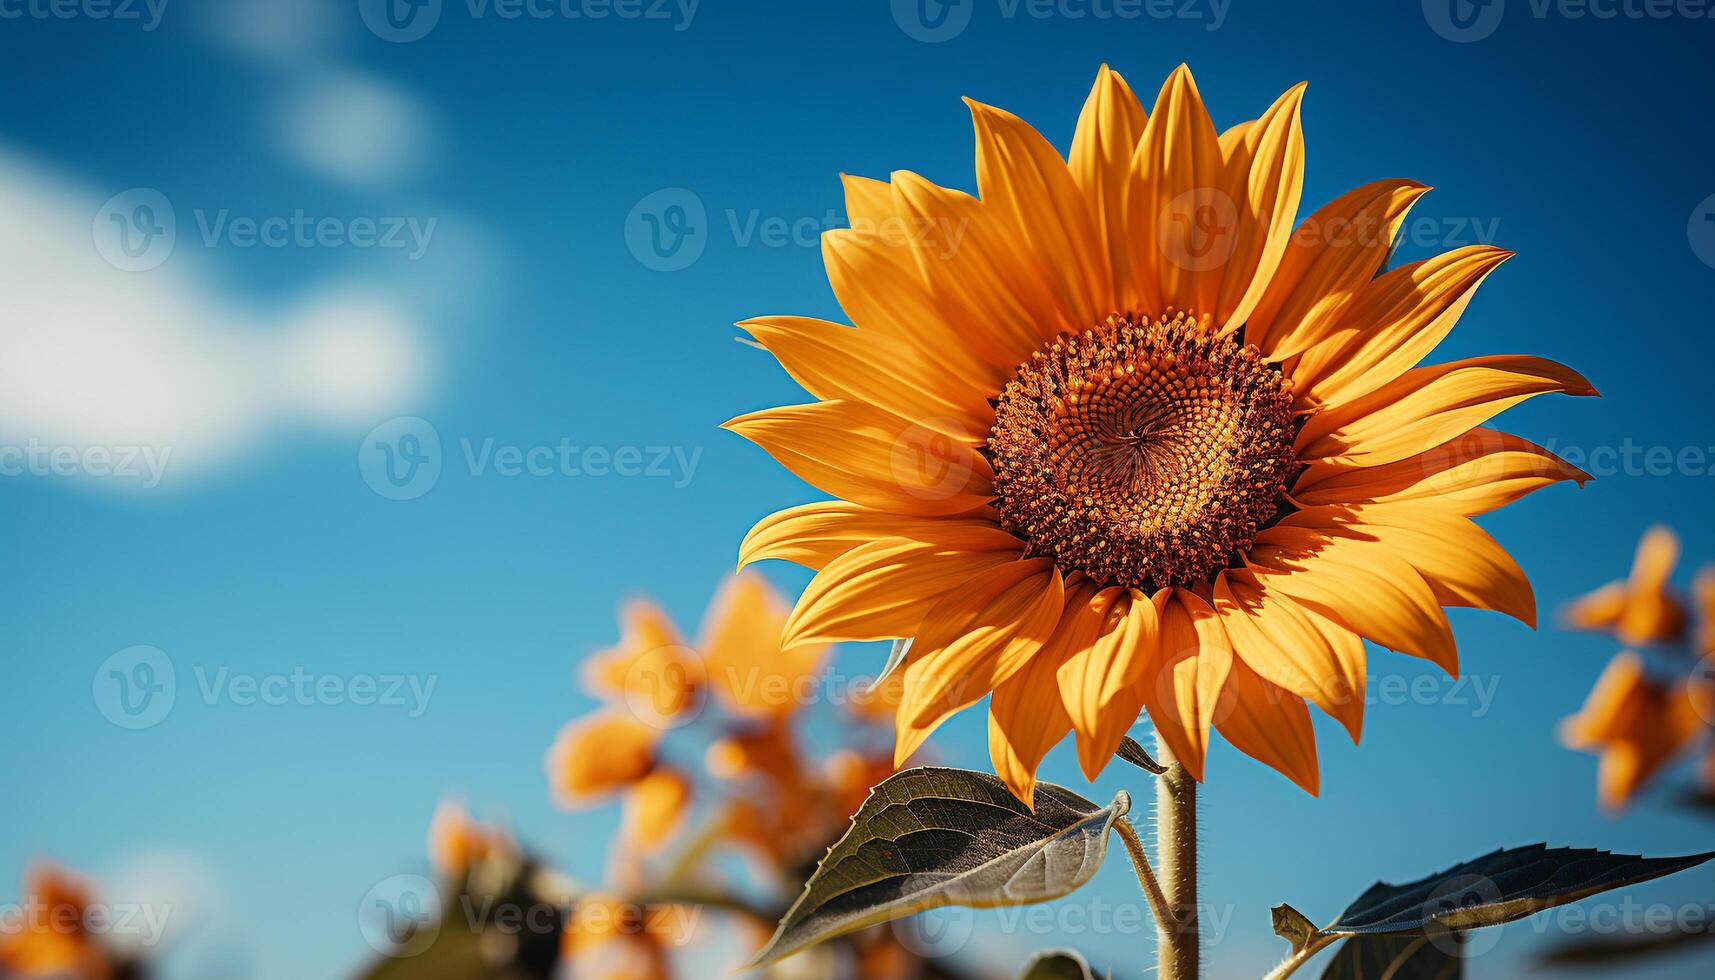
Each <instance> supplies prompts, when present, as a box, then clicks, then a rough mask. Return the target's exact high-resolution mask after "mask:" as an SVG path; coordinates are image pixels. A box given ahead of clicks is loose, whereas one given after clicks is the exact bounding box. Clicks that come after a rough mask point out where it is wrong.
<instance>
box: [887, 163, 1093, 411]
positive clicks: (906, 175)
mask: <svg viewBox="0 0 1715 980" xmlns="http://www.w3.org/2000/svg"><path fill="white" fill-rule="evenodd" d="M893 200H894V208H895V209H896V210H897V211H898V212H899V216H900V220H901V221H902V222H904V223H905V231H906V232H907V237H908V238H909V241H910V242H911V245H912V250H913V254H914V255H915V256H916V260H917V269H918V272H919V273H920V274H921V276H922V278H923V282H924V284H925V287H926V288H927V290H928V295H929V299H930V302H932V303H933V304H934V305H935V307H936V309H937V310H938V311H939V313H938V315H939V316H940V317H941V318H942V319H943V320H944V321H945V322H946V323H947V324H948V325H949V326H950V328H951V329H952V330H954V331H955V332H956V333H957V335H958V342H959V343H961V344H965V345H968V346H969V347H970V348H971V351H972V353H973V354H975V355H976V357H977V358H978V359H979V360H981V361H982V362H983V363H984V364H986V365H987V366H988V367H990V368H992V369H994V370H995V372H996V376H997V377H1002V378H1006V377H1010V376H1011V374H1012V372H1013V371H1014V370H1015V369H1016V368H1017V367H1018V365H1019V364H1020V363H1022V362H1023V361H1024V360H1025V359H1027V358H1028V357H1029V356H1030V353H1031V352H1032V351H1034V350H1036V348H1037V347H1039V346H1041V344H1042V342H1043V341H1045V340H1047V339H1049V338H1051V337H1053V336H1054V335H1055V334H1056V333H1058V332H1059V331H1061V330H1069V329H1083V328H1084V327H1086V326H1088V324H1085V323H1082V322H1076V323H1075V322H1074V321H1072V320H1071V319H1069V317H1070V315H1071V314H1070V313H1069V312H1068V311H1066V310H1063V309H1061V307H1060V306H1059V304H1058V301H1057V300H1056V299H1055V297H1054V292H1053V290H1052V289H1051V288H1050V286H1049V276H1048V273H1047V272H1046V271H1045V270H1044V269H1043V267H1042V265H1041V263H1039V262H1038V261H1037V260H1036V258H1035V257H1034V256H1032V255H1031V254H1029V252H1028V251H1027V250H1026V248H1025V245H1024V243H1023V242H1021V241H1019V240H1018V239H1017V236H1016V235H1015V234H1014V232H1013V230H1012V227H1011V226H1010V224H1009V223H1008V222H1007V221H1005V220H1004V218H1003V217H1002V216H1001V215H1000V213H999V209H998V208H997V207H996V206H994V205H991V204H988V203H986V202H983V201H979V200H977V199H976V198H974V197H972V196H970V195H969V194H966V193H965V192H963V191H958V190H953V189H951V188H946V187H941V186H940V185H938V184H935V183H934V182H932V181H928V180H925V179H923V178H922V177H920V176H918V175H917V174H914V173H911V172H909V171H904V170H902V171H897V172H895V173H894V175H893Z"/></svg>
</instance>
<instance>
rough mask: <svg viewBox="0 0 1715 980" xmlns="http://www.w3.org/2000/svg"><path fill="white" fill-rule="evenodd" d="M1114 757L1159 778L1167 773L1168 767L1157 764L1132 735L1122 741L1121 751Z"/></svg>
mask: <svg viewBox="0 0 1715 980" xmlns="http://www.w3.org/2000/svg"><path fill="white" fill-rule="evenodd" d="M1114 755H1116V756H1118V757H1119V758H1121V759H1123V760H1125V761H1126V762H1129V763H1131V764H1132V765H1134V766H1136V767H1138V768H1139V769H1142V770H1143V771H1144V772H1147V773H1149V774H1150V775H1152V776H1159V775H1161V774H1163V773H1165V772H1166V771H1167V767H1166V766H1164V765H1162V764H1161V763H1159V762H1156V761H1155V759H1154V758H1152V757H1151V756H1150V754H1149V753H1148V752H1145V751H1144V750H1143V746H1141V745H1139V744H1137V739H1135V738H1132V737H1131V736H1130V735H1127V736H1125V737H1124V738H1122V739H1120V747H1119V751H1118V752H1115V753H1114Z"/></svg>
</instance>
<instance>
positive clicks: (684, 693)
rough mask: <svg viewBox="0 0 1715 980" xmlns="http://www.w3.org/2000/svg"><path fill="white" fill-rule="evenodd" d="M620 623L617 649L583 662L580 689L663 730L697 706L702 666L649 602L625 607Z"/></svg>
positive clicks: (621, 613)
mask: <svg viewBox="0 0 1715 980" xmlns="http://www.w3.org/2000/svg"><path fill="white" fill-rule="evenodd" d="M620 623H621V628H620V641H619V643H618V645H616V646H613V647H610V648H608V649H606V650H602V651H599V652H597V653H595V654H592V655H591V656H590V657H589V658H587V659H586V660H585V661H584V671H583V676H584V687H585V688H586V689H587V690H588V691H589V692H590V693H591V694H594V695H596V696H597V697H602V698H621V699H623V700H624V701H625V703H626V705H627V706H629V707H630V708H631V710H632V711H634V712H638V713H646V714H647V715H649V717H650V720H651V721H652V722H654V723H656V724H660V725H666V724H667V723H669V722H671V721H672V720H673V719H675V718H677V717H678V716H679V715H680V714H682V713H683V712H685V711H686V710H687V709H689V708H690V707H691V706H692V705H693V704H694V703H695V702H696V699H697V695H698V693H699V691H700V690H701V688H702V683H703V671H702V664H701V662H700V661H699V660H698V659H697V656H696V653H695V651H693V650H691V648H690V647H688V646H686V645H685V641H684V638H683V637H681V636H680V635H679V631H678V629H677V628H675V627H674V626H673V623H672V620H671V619H669V618H668V616H667V613H666V612H665V611H663V610H662V609H661V607H660V606H657V605H656V604H654V603H653V602H649V601H646V600H634V601H632V602H628V603H626V604H625V608H624V609H623V610H621V612H620Z"/></svg>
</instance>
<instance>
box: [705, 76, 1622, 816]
mask: <svg viewBox="0 0 1715 980" xmlns="http://www.w3.org/2000/svg"><path fill="white" fill-rule="evenodd" d="M1303 95H1304V86H1303V85H1299V86H1296V87H1294V88H1292V89H1291V90H1290V91H1288V92H1287V93H1286V94H1285V95H1283V96H1281V98H1280V99H1279V100H1278V101H1277V102H1275V104H1274V105H1273V106H1271V107H1270V108H1269V109H1268V111H1267V112H1266V113H1264V114H1263V115H1262V116H1261V118H1259V119H1257V120H1254V121H1252V122H1245V123H1240V124H1239V125H1237V126H1235V127H1233V128H1231V129H1228V130H1227V131H1226V132H1224V133H1222V132H1218V131H1217V130H1216V129H1215V127H1214V124H1213V123H1212V122H1211V120H1210V117H1209V114H1208V112H1207V110H1206V109H1205V108H1204V106H1203V102H1202V99H1201V97H1200V95H1199V94H1198V91H1197V86H1196V83H1195V82H1194V81H1193V79H1192V77H1191V73H1190V71H1189V70H1187V69H1186V68H1184V67H1183V66H1181V67H1180V68H1178V69H1177V70H1175V71H1174V72H1173V73H1172V75H1171V76H1170V77H1169V78H1168V79H1167V81H1166V83H1165V84H1164V85H1163V87H1162V89H1161V93H1160V95H1159V97H1158V98H1157V99H1156V102H1155V106H1154V109H1153V110H1152V111H1151V112H1149V113H1145V111H1144V109H1143V107H1142V106H1141V104H1140V103H1139V101H1138V99H1137V98H1136V97H1135V95H1134V94H1133V92H1132V90H1131V89H1130V88H1129V87H1128V86H1127V84H1126V82H1125V81H1124V80H1123V79H1122V78H1121V77H1120V76H1119V75H1118V74H1116V73H1115V72H1113V71H1110V70H1108V69H1107V68H1106V67H1104V68H1103V69H1102V70H1101V72H1100V73H1099V75H1098V77H1097V79H1096V84H1095V87H1094V90H1093V91H1092V92H1091V94H1090V97H1089V100H1088V101H1087V102H1086V103H1085V106H1084V109H1083V113H1082V115H1081V116H1080V118H1079V120H1078V124H1077V130H1076V134H1075V136H1074V138H1073V141H1072V149H1071V154H1070V157H1069V158H1062V156H1061V155H1060V154H1059V152H1058V151H1056V150H1055V148H1054V147H1053V146H1052V145H1050V144H1049V142H1048V141H1047V140H1046V139H1044V138H1043V137H1042V136H1041V135H1039V134H1038V133H1037V132H1036V131H1035V130H1034V129H1032V128H1031V127H1030V126H1028V125H1027V124H1025V123H1024V122H1023V121H1021V120H1020V119H1019V118H1018V117H1016V116H1014V115H1012V114H1010V113H1008V112H1005V111H1003V110H1000V109H996V108H992V107H990V106H986V105H982V104H979V103H976V102H969V106H970V109H971V113H972V116H973V117H974V120H975V126H976V172H977V173H976V177H977V191H978V193H977V195H976V196H974V197H973V196H971V195H968V194H965V193H962V192H960V191H957V190H951V189H948V188H945V187H941V186H938V185H936V184H934V183H931V182H930V181H928V180H925V179H924V178H922V177H920V176H918V175H916V174H913V173H909V172H899V173H895V174H893V175H892V177H891V179H890V180H887V181H879V180H870V179H863V178H855V177H849V178H846V179H845V190H846V207H847V211H848V214H849V216H850V218H851V222H850V223H851V225H852V227H851V228H849V229H840V230H836V231H831V232H829V233H827V234H826V235H825V236H824V237H823V240H822V245H823V256H824V260H825V265H826V269H827V274H828V278H829V281H830V283H831V285H832V287H833V291H834V294H835V297H836V299H837V300H838V301H839V304H840V306H841V307H842V308H843V309H844V311H845V313H846V314H847V315H848V316H849V318H850V319H851V320H852V321H853V323H854V324H855V327H848V326H845V325H843V324H838V323H832V322H827V321H822V320H816V319H808V318H803V317H791V316H774V317H764V318H761V319H755V320H750V321H747V322H744V323H741V324H740V327H741V328H743V329H745V330H746V331H748V332H749V334H750V335H751V336H752V337H753V338H754V339H755V341H756V343H758V344H760V345H761V346H762V347H764V348H766V349H767V350H768V351H769V352H771V353H772V354H773V355H774V356H775V357H776V358H777V359H778V360H779V362H780V363H781V365H782V366H783V367H784V368H785V370H786V371H787V373H788V374H789V375H790V376H791V377H792V378H793V379H794V380H796V381H797V382H798V383H800V384H801V385H802V386H803V387H804V388H806V389H807V390H808V391H809V392H810V394H811V395H813V396H814V397H815V398H816V399H818V400H817V401H815V402H812V403H810V404H804V405H794V406H789V407H783V408H772V409H767V410H764V411H758V412H754V413H752V414H747V415H744V416H741V417H739V418H736V419H734V420H732V421H731V422H729V423H727V427H728V428H731V429H732V430H734V431H736V432H738V433H739V434H740V435H742V436H744V437H745V438H747V439H750V440H751V441H753V442H755V443H757V444H758V445H760V446H761V447H762V448H763V449H765V450H766V451H767V452H769V453H770V454H771V455H772V456H774V458H775V459H776V460H778V461H779V462H780V463H782V464H783V465H785V466H786V467H787V468H788V469H790V470H791V471H792V472H793V473H795V474H797V475H798V476H799V477H801V478H803V479H804V480H805V481H806V482H808V483H810V484H811V485H813V486H815V487H816V488H818V489H820V490H822V491H824V492H826V493H828V494H831V495H832V496H833V497H835V498H837V499H834V500H830V501H826V502H819V503H811V504H807V505H804V506H799V507H794V508H791V509H788V510H785V511H782V512H780V513H777V514H774V515H773V516H770V517H768V518H765V519H764V520H763V521H762V522H761V523H759V524H758V525H757V526H756V527H755V528H754V529H753V530H752V531H751V533H750V534H749V536H748V537H747V539H746V540H745V542H744V545H743V547H742V549H741V562H743V563H748V562H751V561H756V560H758V559H762V558H782V559H787V560H790V561H794V562H797V563H799V564H802V565H806V566H808V567H810V568H812V569H815V570H817V574H816V577H815V578H814V580H813V581H812V582H811V584H810V585H809V586H808V588H807V589H806V590H805V591H804V593H803V595H802V596H801V598H800V599H799V601H798V603H797V605H796V607H795V608H794V609H793V611H792V615H791V617H790V619H789V620H788V622H787V624H786V628H785V633H784V638H783V643H784V645H785V647H786V648H788V649H791V648H794V647H796V646H797V645H799V644H824V643H831V642H837V641H861V640H882V639H890V638H900V637H912V638H914V642H913V644H912V646H911V648H910V652H909V655H908V656H907V657H906V659H905V661H904V663H903V665H902V666H901V667H900V670H901V671H903V677H904V689H905V690H904V695H903V699H902V702H901V705H900V707H899V709H898V712H897V715H896V731H897V744H896V751H897V753H898V756H899V758H900V759H904V758H905V757H907V756H909V755H910V754H911V753H912V751H914V750H915V749H916V748H917V746H918V745H919V744H921V742H922V741H923V739H924V738H926V737H927V736H928V734H929V733H930V732H931V731H932V730H933V729H934V728H935V727H936V726H938V725H939V724H941V723H942V722H943V721H944V720H945V719H946V718H948V717H949V716H950V715H952V714H953V713H954V712H956V711H959V710H960V709H962V708H964V707H967V706H969V705H971V704H973V703H975V702H976V701H978V700H980V699H981V698H982V697H983V696H985V695H988V694H990V693H991V692H992V694H993V697H992V698H991V700H990V708H989V719H990V724H989V732H990V749H991V755H992V757H993V762H994V766H995V769H996V771H997V773H998V774H999V775H1001V776H1002V777H1003V778H1004V779H1005V780H1006V781H1007V783H1008V784H1009V785H1010V786H1011V787H1012V789H1013V791H1014V792H1015V793H1017V794H1018V795H1019V797H1020V798H1021V799H1022V800H1025V801H1027V802H1028V801H1029V800H1030V799H1031V794H1032V790H1033V787H1034V780H1035V776H1034V773H1035V770H1036V767H1037V765H1038V764H1039V763H1040V761H1041V759H1042V757H1043V756H1044V755H1045V754H1046V752H1047V751H1048V749H1049V748H1050V747H1052V746H1053V745H1054V744H1056V743H1057V742H1058V741H1060V739H1061V738H1062V737H1063V736H1064V735H1065V734H1066V733H1067V732H1068V731H1071V732H1074V733H1076V739H1077V746H1078V755H1079V759H1080V762H1081V764H1082V767H1083V769H1084V771H1085V772H1086V774H1088V775H1090V776H1092V777H1093V776H1094V775H1095V774H1096V773H1097V772H1098V771H1099V770H1100V769H1101V768H1102V767H1103V765H1104V764H1105V763H1106V761H1107V759H1108V758H1109V757H1110V756H1111V755H1112V753H1113V751H1114V749H1115V748H1116V746H1117V745H1118V742H1119V740H1120V738H1121V737H1122V736H1123V735H1124V733H1125V731H1126V729H1127V728H1129V727H1130V726H1131V725H1132V723H1133V721H1134V720H1135V719H1136V718H1137V716H1138V714H1139V712H1140V711H1143V710H1147V711H1148V713H1149V715H1150V717H1151V718H1152V719H1153V721H1154V724H1155V727H1156V728H1157V730H1158V731H1159V732H1160V734H1161V737H1162V739H1163V740H1164V741H1165V743H1166V744H1167V746H1168V748H1169V749H1170V750H1171V752H1172V753H1173V755H1174V756H1176V757H1177V758H1178V760H1179V761H1181V762H1182V763H1183V764H1184V765H1185V766H1186V768H1187V769H1188V770H1190V772H1191V773H1192V774H1193V775H1194V776H1196V777H1197V778H1198V779H1201V778H1202V775H1203V762H1204V755H1205V751H1206V748H1207V744H1208V733H1209V729H1210V728H1211V726H1213V727H1214V728H1215V729H1216V730H1218V731H1220V732H1221V733H1222V734H1223V735H1224V736H1225V737H1226V738H1227V740H1228V741H1230V742H1231V743H1233V744H1234V745H1235V746H1236V747H1238V748H1239V749H1240V750H1241V751H1243V752H1246V753H1248V754H1250V755H1252V756H1254V757H1256V758H1257V759H1260V760H1261V761H1263V762H1264V763H1266V764H1268V765H1270V766H1273V767H1275V768H1276V769H1279V770H1280V771H1281V772H1283V773H1285V774H1286V775H1287V776H1288V777H1290V778H1291V779H1293V780H1294V781H1296V782H1297V783H1298V784H1299V785H1301V786H1303V787H1304V788H1305V789H1306V790H1309V791H1310V792H1313V793H1314V792H1316V790H1317V787H1318V780H1319V776H1318V768H1317V760H1316V748H1315V743H1314V740H1313V737H1312V733H1311V722H1310V715H1309V710H1308V707H1307V705H1316V706H1317V707H1319V708H1321V709H1323V710H1325V711H1327V712H1328V713H1329V714H1331V715H1332V716H1334V717H1335V718H1336V719H1338V720H1339V721H1340V722H1341V723H1342V724H1343V725H1344V726H1345V727H1346V729H1347V730H1348V731H1349V732H1350V734H1351V735H1352V737H1353V738H1354V739H1355V738H1356V737H1357V736H1358V734H1359V732H1360V727H1361V724H1362V720H1363V703H1364V699H1363V695H1362V692H1363V688H1364V684H1365V647H1364V645H1363V643H1362V639H1363V638H1368V639H1370V640H1373V641H1375V642H1376V643H1377V644H1379V645H1381V646H1384V647H1388V648H1391V649H1393V650H1397V651H1400V652H1402V653H1406V654H1409V655H1412V656H1417V657H1423V658H1427V659H1428V660H1431V661H1433V662H1434V663H1436V664H1438V665H1440V666H1441V667H1444V668H1446V669H1447V670H1448V671H1449V672H1454V671H1456V670H1457V659H1456V653H1455V648H1454V642H1453V637H1452V635H1451V631H1450V630H1449V627H1448V623H1447V619H1446V616H1445V613H1444V612H1443V608H1442V607H1444V606H1475V607H1481V608H1487V609H1494V610H1499V611H1502V612H1505V613H1509V614H1511V615H1514V616H1516V617H1518V618H1520V619H1522V620H1524V621H1526V622H1527V623H1531V622H1533V621H1534V617H1535V603H1534V598H1533V595H1532V592H1531V588H1530V584H1529V583H1528V581H1527V580H1526V578H1525V576H1524V574H1523V573H1522V572H1521V571H1520V569H1519V567H1518V565H1517V564H1516V563H1515V562H1514V561H1513V560H1512V559H1511V558H1510V557H1509V556H1508V555H1507V554H1506V553H1505V552H1504V551H1503V550H1502V549H1501V548H1500V547H1499V546H1498V545H1497V544H1496V543H1495V542H1494V541H1493V540H1492V539H1491V538H1490V537H1489V536H1488V535H1487V534H1485V533H1484V532H1483V531H1482V530H1480V529H1479V528H1478V527H1477V526H1476V524H1474V523H1473V522H1472V521H1471V520H1470V518H1471V517H1472V516H1473V515H1477V514H1481V513H1484V512H1487V511H1489V510H1492V509H1494V508H1496V507H1499V506H1501V505H1503V504H1506V503H1508V502H1510V501H1512V500H1514V499H1516V498H1518V497H1519V496H1522V495H1523V494H1525V493H1526V492H1528V491H1530V490H1533V489H1536V488H1538V487H1540V486H1543V485H1546V484H1549V483H1553V482H1555V481H1558V480H1564V479H1575V480H1578V481H1580V482H1582V481H1583V480H1585V479H1588V477H1587V475H1586V474H1584V473H1582V472H1580V471H1579V470H1577V469H1576V468H1574V467H1572V466H1570V465H1568V464H1567V463H1565V462H1564V461H1562V460H1560V459H1558V458H1557V457H1555V456H1554V455H1553V454H1552V453H1550V452H1548V451H1547V450H1545V449H1542V448H1540V447H1538V446H1536V445H1533V444H1531V443H1529V442H1527V441H1525V440H1523V439H1519V438H1516V437H1513V436H1509V435H1504V434H1502V433H1499V432H1495V431H1492V430H1489V429H1486V428H1482V427H1481V426H1482V425H1483V423H1484V422H1486V421H1487V420H1488V419H1490V418H1491V417H1493V416H1494V415H1496V414H1498V413H1500V412H1501V411H1503V410H1505V409H1506V408H1508V407H1511V406H1513V405H1516V404H1518V403H1519V402H1522V401H1524V400H1525V399H1527V398H1530V397H1531V396H1533V395H1538V394H1542V393H1544V392H1564V393H1568V394H1575V395H1590V394H1594V393H1595V392H1594V390H1593V389H1592V388H1591V386H1590V384H1589V382H1587V381H1586V380H1585V379H1584V378H1582V377H1580V376H1579V375H1578V374H1577V373H1575V372H1573V371H1571V370H1569V369H1567V368H1565V367H1562V366H1561V365H1559V364H1555V363H1553V362H1550V361H1546V360H1543V359H1540V358H1536V357H1530V356H1523V355H1506V356H1493V357H1480V358H1475V359H1471V360H1462V361H1454V362H1451V363H1446V364H1440V365H1435V366H1428V367H1419V366H1416V365H1417V363H1418V362H1419V361H1420V360H1421V359H1422V358H1423V357H1424V356H1425V355H1427V354H1428V353H1429V352H1430V351H1431V350H1432V349H1433V348H1434V347H1435V346H1436V345H1437V344H1438V343H1439V342H1440V340H1441V339H1442V338H1443V337H1444V336H1446V334H1447V333H1448V331H1449V330H1450V329H1451V328H1452V326H1453V324H1454V322H1455V321H1456V320H1457V319H1458V318H1459V316H1460V314H1461V313H1462V312H1463V310H1464V308H1465V306H1466V304H1467V303H1468V302H1469V301H1470V299H1471V297H1472V294H1473V293H1474V291H1475V290H1476V288H1477V286H1478V284H1480V283H1481V282H1482V281H1483V280H1484V279H1485V278H1486V277H1487V276H1488V275H1489V273H1491V272H1492V271H1494V269H1495V268H1496V267H1498V266H1499V265H1500V264H1501V263H1502V262H1504V261H1506V260H1507V259H1508V258H1509V257H1510V256H1511V254H1512V253H1510V252H1507V251H1503V250H1501V249H1498V248H1492V247H1488V246H1473V247H1467V248H1459V249H1455V250H1454V251H1451V252H1448V253H1446V254H1444V255H1439V256H1437V257H1435V258H1431V259H1427V260H1424V261H1421V262H1415V263H1412V264H1409V265H1402V266H1400V267H1398V268H1395V269H1391V270H1387V271H1383V270H1384V266H1385V265H1386V263H1387V259H1388V257H1389V252H1390V248H1391V244H1392V242H1393V241H1394V239H1395V238H1396V236H1397V233H1398V231H1399V229H1400V227H1401V224H1402V223H1403V222H1404V220H1405V217H1406V214H1407V211H1408V210H1409V208H1410V207H1411V205H1412V204H1413V202H1415V201H1416V200H1417V199H1418V198H1419V197H1421V196H1422V195H1423V194H1424V192H1425V191H1426V190H1428V188H1426V187H1425V186H1423V185H1422V184H1418V183H1414V182H1412V181H1406V180H1389V181H1382V182H1379V183H1374V184H1370V185H1367V186H1364V187H1360V188H1358V189H1357V190H1354V191H1352V192H1350V193H1347V194H1345V195H1343V196H1341V197H1339V198H1337V199H1336V200H1334V201H1332V202H1330V203H1329V204H1327V205H1326V206H1324V207H1322V208H1321V209H1320V210H1318V211H1317V212H1315V213H1314V214H1312V215H1311V216H1310V217H1309V218H1308V219H1306V220H1305V221H1304V222H1303V224H1302V225H1300V226H1299V227H1298V229H1297V231H1296V232H1295V231H1294V221H1295V218H1296V214H1297V211H1298V204H1299V196H1300V190H1301V183H1302V177H1303V158H1304V148H1303V134H1302V128H1301V123H1300V102H1301V100H1302V98H1303Z"/></svg>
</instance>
